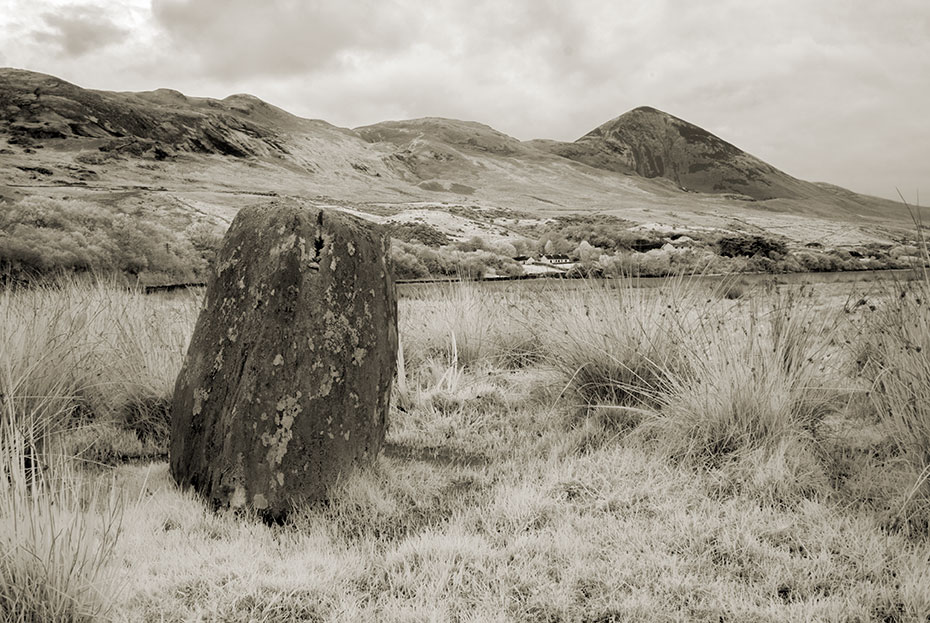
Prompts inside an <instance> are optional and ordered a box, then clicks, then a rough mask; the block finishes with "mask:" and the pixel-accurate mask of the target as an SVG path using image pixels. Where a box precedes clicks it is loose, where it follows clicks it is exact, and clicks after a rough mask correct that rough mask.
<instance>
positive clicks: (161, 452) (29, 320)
mask: <svg viewBox="0 0 930 623" xmlns="http://www.w3.org/2000/svg"><path fill="white" fill-rule="evenodd" d="M579 284H581V285H579ZM637 285H638V284H637V282H636V280H632V279H621V280H612V281H585V282H577V281H576V282H573V284H572V287H571V288H565V287H561V286H560V285H559V283H557V282H553V283H551V284H548V285H545V286H544V285H540V284H534V285H533V287H531V288H530V287H524V286H523V285H522V284H521V283H512V284H509V285H507V286H502V285H501V284H497V285H495V287H493V288H489V287H485V286H483V285H481V284H477V283H467V282H462V283H452V284H431V285H428V286H427V285H417V286H410V287H407V286H404V287H401V288H400V301H399V324H400V334H401V346H402V349H401V353H400V357H399V371H398V379H397V384H396V388H395V392H394V396H393V402H392V412H391V419H390V429H389V432H388V440H387V445H386V448H385V450H384V452H383V453H382V455H381V456H380V457H379V458H378V460H377V461H376V463H375V464H374V465H373V466H372V467H371V468H369V469H365V470H361V471H358V472H357V473H354V474H351V475H348V476H347V477H346V478H344V479H343V480H342V481H341V482H340V483H338V485H337V486H336V487H335V488H334V490H333V492H332V496H331V501H330V502H329V503H328V504H327V505H323V506H316V507H307V508H304V509H301V510H300V511H299V512H297V513H295V514H294V515H293V516H292V517H291V518H290V520H289V521H288V522H287V523H286V524H284V525H279V526H268V525H265V524H264V523H262V522H261V521H260V520H259V519H257V518H255V517H251V516H248V515H241V514H240V515H236V514H233V513H229V512H213V511H212V510H210V509H208V508H207V507H206V506H205V505H204V504H203V503H202V502H201V501H200V500H199V499H198V498H197V497H196V496H195V495H193V494H191V493H189V492H186V491H181V490H179V489H178V488H177V487H176V486H175V485H174V483H173V481H172V480H171V478H170V476H169V474H168V469H167V462H166V454H165V453H166V447H167V444H166V442H167V434H168V426H167V423H168V421H169V420H168V418H169V417H170V413H169V410H170V409H169V404H170V396H171V392H172V389H173V383H174V378H175V376H176V374H177V372H178V370H179V368H180V365H181V362H182V359H183V356H184V352H185V349H186V345H187V340H188V339H189V337H190V334H191V332H192V330H193V325H194V321H195V319H196V315H197V312H198V309H199V305H200V296H201V295H202V292H197V291H192V292H173V293H170V294H163V295H156V296H146V295H144V294H142V293H141V292H138V291H132V290H126V289H125V288H124V287H122V286H118V285H116V284H115V283H108V282H106V281H89V280H87V281H75V280H70V281H63V282H61V283H58V284H55V285H50V286H47V287H41V288H32V289H7V290H3V291H0V427H2V436H0V619H2V620H9V621H51V620H54V621H97V620H104V621H105V620H114V621H214V620H218V621H269V622H271V621H551V622H556V621H588V622H591V623H594V622H598V623H606V622H610V621H645V620H648V621H680V620H705V621H711V620H712V621H873V620H874V621H930V529H928V522H930V358H928V353H930V307H928V305H930V278H928V277H927V276H926V275H922V276H920V277H919V278H918V279H916V280H911V281H899V282H898V281H886V282H869V283H859V284H855V283H852V284H851V283H838V284H817V285H776V284H773V283H764V282H760V283H744V282H740V281H737V280H736V278H734V279H729V280H724V281H722V282H719V283H711V282H701V281H697V280H688V279H686V278H671V279H669V280H667V281H666V282H664V283H663V284H662V285H660V286H657V287H655V286H654V287H649V288H643V287H637Z"/></svg>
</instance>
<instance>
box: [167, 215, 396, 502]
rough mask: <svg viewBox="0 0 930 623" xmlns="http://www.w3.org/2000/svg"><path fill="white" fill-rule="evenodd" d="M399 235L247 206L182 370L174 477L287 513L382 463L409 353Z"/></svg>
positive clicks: (206, 492)
mask: <svg viewBox="0 0 930 623" xmlns="http://www.w3.org/2000/svg"><path fill="white" fill-rule="evenodd" d="M387 258H388V239H387V238H386V237H385V236H384V235H383V233H382V232H381V230H379V229H377V226H373V225H371V224H369V223H366V222H364V221H361V220H360V219H356V218H354V217H352V216H349V215H346V214H343V213H340V212H330V211H325V210H320V209H307V208H303V207H300V206H298V205H295V204H293V203H284V204H282V203H276V204H274V205H272V206H270V207H260V208H246V209H243V210H242V211H240V212H239V214H238V215H237V216H236V218H235V220H234V221H233V223H232V226H231V227H230V229H229V231H228V233H227V235H226V238H225V240H224V244H223V249H222V251H221V252H220V256H219V258H218V260H217V274H216V277H215V279H214V281H213V282H212V283H211V284H210V285H209V286H208V288H207V293H206V300H205V303H204V307H203V309H202V311H201V313H200V317H199V318H198V320H197V326H196V328H195V330H194V334H193V337H192V339H191V344H190V347H189V349H188V352H187V357H186V358H185V361H184V366H183V369H182V370H181V373H180V374H179V376H178V380H177V383H176V386H175V393H174V400H173V404H172V427H171V449H170V452H171V473H172V475H173V476H174V478H175V480H176V481H177V482H178V483H179V484H181V485H183V486H190V487H193V488H194V489H196V490H197V491H199V492H200V493H201V494H203V496H204V497H205V498H207V499H208V500H210V501H212V502H213V503H214V504H215V505H216V506H228V507H233V508H242V507H252V508H254V509H256V510H258V511H260V512H261V513H262V514H263V515H264V516H266V517H270V518H280V517H282V516H283V515H285V514H286V513H287V512H288V510H290V509H291V508H292V506H293V505H294V504H297V503H303V502H313V501H318V500H322V499H324V498H325V497H326V493H327V489H328V487H329V486H330V485H331V484H332V483H333V481H334V480H335V478H336V477H337V476H338V475H339V474H341V473H343V472H345V471H346V470H348V469H351V468H352V467H353V466H354V465H356V464H363V463H366V462H368V461H370V460H371V459H372V458H373V457H374V456H376V455H377V453H378V451H379V450H380V448H381V445H382V443H383V440H384V433H385V426H386V418H387V414H388V403H389V399H390V393H391V383H392V380H393V375H394V367H395V361H396V350H397V303H396V299H395V293H394V283H393V278H392V276H391V272H390V267H389V265H388V259H387Z"/></svg>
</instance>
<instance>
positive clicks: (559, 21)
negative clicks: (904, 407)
mask: <svg viewBox="0 0 930 623" xmlns="http://www.w3.org/2000/svg"><path fill="white" fill-rule="evenodd" d="M0 66H13V67H20V68H25V69H31V70H34V71H40V72H45V73H49V74H54V75H56V76H58V77H61V78H64V79H65V80H68V81H70V82H74V83H76V84H78V85H81V86H84V87H89V88H97V89H110V90H126V91H128V90H133V91H135V90H149V89H155V88H159V87H170V88H174V89H177V90H180V91H183V92H184V93H187V94H188V95H200V96H210V97H218V98H222V97H225V96H226V95H229V94H232V93H243V92H245V93H251V94H254V95H257V96H258V97H261V98H262V99H265V100H267V101H269V102H271V103H273V104H276V105H278V106H281V107H282V108H285V109H287V110H289V111H291V112H293V113H295V114H298V115H301V116H305V117H313V118H320V119H325V120H327V121H329V122H331V123H335V124H337V125H340V126H348V127H355V126H359V125H365V124H368V123H375V122H377V121H382V120H385V119H404V118H411V117H423V116H442V117H454V118H458V119H468V120H474V121H480V122H483V123H487V124H488V125H491V126H493V127H495V128H496V129H498V130H500V131H502V132H506V133H507V134H510V135H513V136H515V137H517V138H520V139H530V138H554V139H561V140H574V139H576V138H578V137H579V136H581V135H582V134H585V133H586V132H588V131H589V130H591V129H593V128H594V127H596V126H598V125H600V124H601V123H603V122H605V121H607V120H609V119H611V118H613V117H616V116H618V115H620V114H622V113H623V112H625V111H627V110H629V109H631V108H634V107H636V106H640V105H649V106H653V107H656V108H660V109H662V110H665V111H666V112H669V113H671V114H673V115H676V116H678V117H681V118H683V119H686V120H688V121H690V122H692V123H695V124H697V125H700V126H702V127H704V128H705V129H707V130H709V131H711V132H713V133H715V134H717V135H719V136H721V137H722V138H724V139H726V140H728V141H730V142H732V143H734V144H735V145H737V146H739V147H741V148H743V149H745V150H746V151H748V152H750V153H752V154H754V155H756V156H758V157H760V158H762V159H763V160H766V161H768V162H769V163H771V164H773V165H775V166H777V167H779V168H781V169H783V170H785V171H787V172H788V173H790V174H792V175H795V176H797V177H801V178H803V179H808V180H812V181H828V182H832V183H836V184H839V185H841V186H846V187H848V188H851V189H853V190H856V191H859V192H866V193H870V194H874V195H879V196H884V197H895V196H896V191H895V188H896V187H897V188H900V190H901V192H902V193H903V194H904V196H905V197H906V198H908V199H909V200H913V199H915V197H916V192H917V190H918V189H920V190H923V191H924V194H925V197H926V198H927V200H930V2H928V1H927V0H894V2H885V3H883V2H875V1H874V0H706V1H704V2H694V1H693V0H560V1H556V0H429V1H422V0H421V1H414V0H118V1H117V0H87V1H69V0H0ZM922 203H924V204H926V203H927V202H926V201H922Z"/></svg>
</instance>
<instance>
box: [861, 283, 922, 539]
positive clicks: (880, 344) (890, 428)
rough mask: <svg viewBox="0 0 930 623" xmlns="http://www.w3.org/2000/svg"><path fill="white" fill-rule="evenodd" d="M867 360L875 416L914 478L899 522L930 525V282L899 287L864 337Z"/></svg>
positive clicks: (865, 367) (902, 498)
mask: <svg viewBox="0 0 930 623" xmlns="http://www.w3.org/2000/svg"><path fill="white" fill-rule="evenodd" d="M862 339H863V341H864V343H863V344H861V345H859V347H860V350H861V351H863V352H865V353H867V354H868V360H867V361H863V362H862V364H863V365H862V368H863V374H864V375H865V376H866V377H867V378H868V379H869V380H870V381H871V389H872V391H871V394H870V395H871V397H872V401H873V404H874V405H875V408H876V411H877V414H878V416H879V418H880V420H881V422H882V423H883V425H884V427H885V429H886V430H887V433H888V436H889V438H890V439H891V440H892V442H893V443H894V445H895V446H896V447H897V449H898V452H899V453H900V456H901V458H902V459H903V460H904V461H905V463H906V464H907V466H908V469H909V470H910V471H911V472H912V473H913V476H912V481H913V485H912V486H911V487H910V488H909V489H908V490H907V491H904V492H903V493H902V496H901V501H900V507H899V510H898V512H899V516H900V518H901V519H904V520H906V521H908V522H909V523H911V522H912V521H916V522H918V523H920V524H924V525H926V524H927V523H928V521H930V277H928V275H926V274H924V275H923V276H922V277H921V278H920V279H918V280H916V281H911V282H904V283H901V284H898V286H897V290H896V292H895V294H894V296H892V297H889V298H888V300H887V301H886V302H885V304H884V305H882V307H881V308H880V311H879V313H878V314H876V316H875V318H874V320H873V322H872V324H871V326H870V327H869V328H868V330H867V331H865V332H864V333H863V337H862Z"/></svg>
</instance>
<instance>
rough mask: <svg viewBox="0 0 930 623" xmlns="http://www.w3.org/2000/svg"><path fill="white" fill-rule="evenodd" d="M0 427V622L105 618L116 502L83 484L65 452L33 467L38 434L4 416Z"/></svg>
mask: <svg viewBox="0 0 930 623" xmlns="http://www.w3.org/2000/svg"><path fill="white" fill-rule="evenodd" d="M6 415H9V413H7V414H6ZM29 419H30V418H28V417H26V418H21V420H26V421H28V420H29ZM0 426H2V429H3V430H2V434H3V441H2V442H0V620H3V621H11V622H16V621H23V622H26V621H62V622H69V621H75V622H77V621H88V622H90V621H101V620H105V619H106V618H107V616H108V614H109V613H110V610H111V609H112V607H113V605H114V604H115V601H116V589H117V583H116V568H115V566H114V564H113V554H114V547H115V545H116V542H117V540H118V538H119V534H120V528H121V521H120V518H121V515H120V512H119V510H118V509H119V507H118V504H117V502H116V501H115V500H114V499H112V498H109V499H108V498H105V497H104V495H103V493H101V492H100V491H99V490H96V491H95V490H92V489H91V490H89V489H88V488H87V487H85V486H84V485H83V483H82V479H81V478H80V477H78V476H77V474H76V473H75V472H73V471H72V470H71V468H70V466H69V464H68V460H67V458H66V457H64V456H59V457H57V458H56V459H55V460H54V461H51V462H47V463H46V464H45V465H44V468H45V469H43V470H42V471H41V472H36V471H35V470H31V469H30V446H31V445H32V441H31V439H30V437H34V436H35V434H36V432H35V431H30V430H28V428H27V429H25V430H24V427H22V426H18V425H17V424H16V423H14V422H13V421H11V420H10V418H8V417H6V416H5V417H4V419H3V422H2V425H0Z"/></svg>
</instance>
